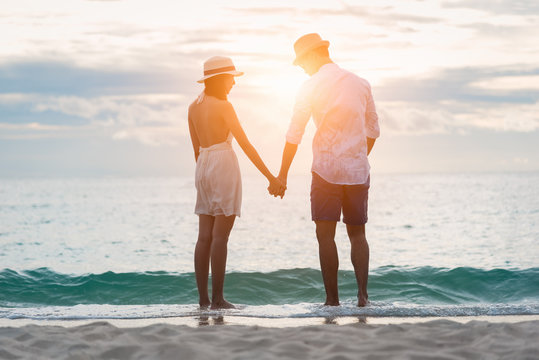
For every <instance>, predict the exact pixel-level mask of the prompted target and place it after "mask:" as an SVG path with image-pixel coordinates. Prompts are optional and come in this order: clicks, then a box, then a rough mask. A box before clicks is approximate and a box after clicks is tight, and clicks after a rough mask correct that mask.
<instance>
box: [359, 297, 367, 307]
mask: <svg viewBox="0 0 539 360" xmlns="http://www.w3.org/2000/svg"><path fill="white" fill-rule="evenodd" d="M368 304H369V298H368V297H367V296H362V295H359V296H358V297H357V306H359V307H364V306H367V305H368Z"/></svg>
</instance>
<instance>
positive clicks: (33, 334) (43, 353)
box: [0, 317, 539, 359]
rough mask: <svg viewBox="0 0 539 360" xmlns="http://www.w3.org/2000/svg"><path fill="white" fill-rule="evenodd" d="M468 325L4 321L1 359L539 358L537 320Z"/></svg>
mask: <svg viewBox="0 0 539 360" xmlns="http://www.w3.org/2000/svg"><path fill="white" fill-rule="evenodd" d="M257 320H258V322H260V320H261V319H257ZM292 320H293V319H290V320H289V321H292ZM393 320H395V319H393ZM467 320H468V319H459V320H457V321H455V319H446V318H442V319H436V320H428V321H424V320H419V321H416V322H401V321H399V320H397V321H394V322H393V323H391V322H389V321H388V320H387V319H386V320H382V321H380V320H378V322H379V323H376V322H377V320H376V319H373V321H370V319H361V318H360V319H357V318H356V319H352V318H349V319H336V320H329V319H326V320H319V319H318V320H312V319H311V320H309V321H310V323H313V324H314V321H317V322H319V323H320V321H324V322H325V323H326V324H324V323H322V324H321V325H320V324H319V325H301V326H290V322H289V323H288V326H286V325H287V324H285V323H283V322H282V321H281V322H280V323H279V322H277V323H273V324H272V323H271V321H270V322H264V323H265V324H266V325H268V326H260V325H247V324H249V322H255V321H254V320H253V319H251V320H249V319H232V321H228V320H224V319H222V318H219V317H213V318H211V317H210V318H202V319H200V318H199V319H191V320H189V321H190V322H188V323H189V325H186V322H185V320H180V323H183V324H182V325H178V324H176V323H175V320H174V319H168V320H167V319H163V322H159V321H158V320H157V319H153V320H147V322H148V323H150V322H153V323H151V324H150V325H143V324H144V322H141V321H131V322H129V321H123V322H118V321H116V322H115V321H110V322H109V321H93V322H87V323H83V324H82V325H80V324H81V323H80V322H63V324H64V325H63V326H61V325H58V323H62V322H56V323H55V324H54V325H52V324H49V323H46V322H37V323H36V322H31V321H26V322H21V321H17V320H11V321H12V325H11V326H10V325H9V324H10V323H9V321H3V322H2V323H1V324H0V325H1V327H0V358H2V359H283V358H287V359H388V358H399V359H539V344H538V342H537V339H539V320H537V318H536V317H532V319H531V320H530V318H527V319H526V318H524V320H523V319H522V318H518V317H517V318H509V319H504V318H503V317H497V318H496V317H493V318H487V320H485V319H478V320H471V321H467ZM506 320H508V321H506ZM519 320H523V321H519ZM354 321H355V322H354ZM195 323H198V324H197V325H195V326H192V325H193V324H195ZM297 323H298V324H302V322H301V321H298V322H297ZM304 323H305V322H304ZM44 324H47V325H44ZM137 324H138V325H141V326H136V325H137ZM237 324H241V325H237ZM272 325H277V326H272ZM279 325H283V326H279Z"/></svg>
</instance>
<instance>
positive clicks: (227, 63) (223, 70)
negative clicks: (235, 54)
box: [197, 56, 243, 83]
mask: <svg viewBox="0 0 539 360" xmlns="http://www.w3.org/2000/svg"><path fill="white" fill-rule="evenodd" d="M222 74H230V75H234V76H241V75H243V72H241V71H236V67H235V66H234V63H233V62H232V59H231V58H229V57H226V56H214V57H211V58H209V59H208V60H206V61H205V62H204V77H203V78H202V79H200V80H198V81H197V82H199V83H203V82H204V80H206V79H208V78H211V77H213V76H217V75H222Z"/></svg>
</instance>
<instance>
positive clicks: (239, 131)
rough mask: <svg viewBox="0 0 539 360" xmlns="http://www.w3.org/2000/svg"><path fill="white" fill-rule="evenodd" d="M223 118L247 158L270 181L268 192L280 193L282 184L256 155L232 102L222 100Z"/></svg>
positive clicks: (282, 187)
mask: <svg viewBox="0 0 539 360" xmlns="http://www.w3.org/2000/svg"><path fill="white" fill-rule="evenodd" d="M222 106H223V109H222V110H223V111H222V114H223V119H224V120H225V123H226V124H227V126H228V128H229V129H230V131H231V132H232V135H234V138H236V141H237V142H238V144H239V145H240V147H241V149H242V150H243V152H244V153H245V155H247V157H248V158H249V160H251V162H252V163H253V164H254V165H255V166H256V168H257V169H258V170H259V171H260V172H261V173H262V175H264V176H265V177H266V178H267V179H268V180H269V182H270V188H269V190H270V193H272V194H275V193H279V194H280V193H281V191H282V192H284V188H285V187H284V186H283V185H282V184H281V182H280V181H279V180H278V179H277V178H276V177H275V176H273V174H272V173H271V172H270V171H269V170H268V168H267V167H266V164H264V162H263V161H262V159H261V158H260V156H259V155H258V152H257V151H256V149H255V148H254V146H253V145H252V144H251V142H250V141H249V139H248V138H247V135H246V134H245V131H243V128H242V127H241V124H240V122H239V120H238V117H237V115H236V112H235V111H234V107H233V106H232V104H230V103H229V102H228V101H227V102H223V105H222Z"/></svg>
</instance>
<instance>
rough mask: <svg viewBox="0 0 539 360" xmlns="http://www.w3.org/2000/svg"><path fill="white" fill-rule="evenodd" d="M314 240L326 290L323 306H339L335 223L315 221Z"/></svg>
mask: <svg viewBox="0 0 539 360" xmlns="http://www.w3.org/2000/svg"><path fill="white" fill-rule="evenodd" d="M315 223H316V238H317V239H318V255H319V257H320V268H321V269H322V278H323V279H324V287H325V288H326V302H325V304H324V305H331V306H338V305H339V288H338V283H337V273H338V271H339V255H338V253H337V246H336V245H335V228H336V226H337V222H336V221H315Z"/></svg>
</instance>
